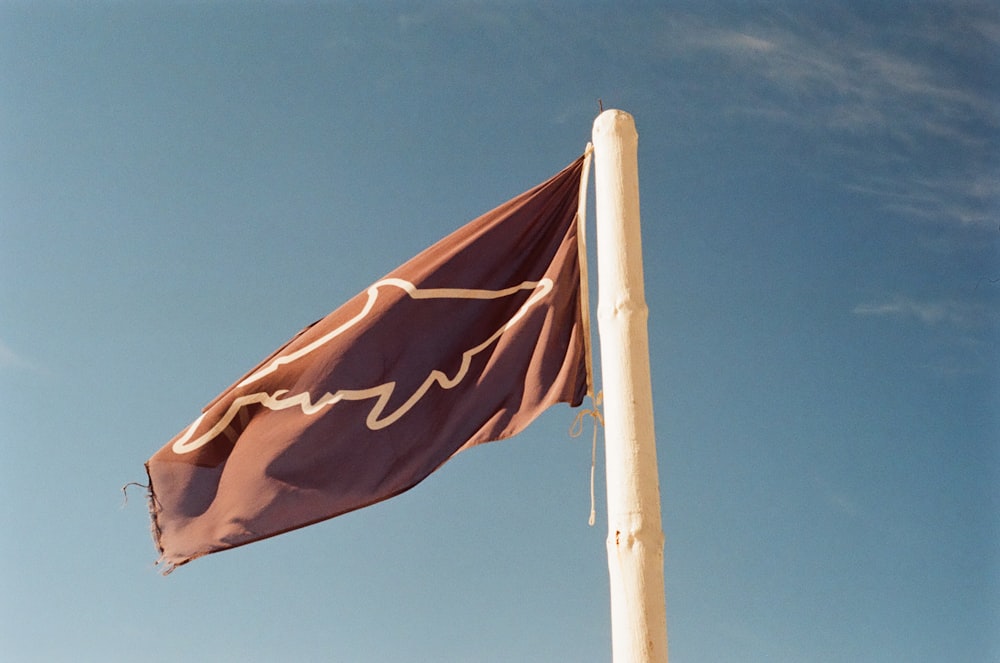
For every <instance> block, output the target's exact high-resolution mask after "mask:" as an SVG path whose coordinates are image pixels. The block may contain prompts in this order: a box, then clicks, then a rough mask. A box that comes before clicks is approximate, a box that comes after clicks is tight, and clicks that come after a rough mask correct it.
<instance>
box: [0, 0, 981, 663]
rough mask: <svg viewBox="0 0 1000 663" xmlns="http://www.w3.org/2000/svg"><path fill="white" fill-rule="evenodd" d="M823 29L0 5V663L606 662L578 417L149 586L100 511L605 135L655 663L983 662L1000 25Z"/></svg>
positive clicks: (143, 538)
mask: <svg viewBox="0 0 1000 663" xmlns="http://www.w3.org/2000/svg"><path fill="white" fill-rule="evenodd" d="M812 4H813V3H786V4H768V5H767V6H766V7H750V6H748V5H746V4H744V3H723V4H716V3H710V4H703V3H674V4H671V5H669V6H668V5H666V4H661V3H597V2H582V3H569V2H554V3H547V4H546V5H545V6H544V7H538V6H535V3H527V2H524V3H522V2H502V3H480V2H462V3H429V4H427V5H421V4H416V3H383V4H376V3H371V4H368V3H366V4H361V3H346V2H344V3H320V2H315V3H285V2H282V3H279V2H262V3H231V2H214V3H209V2H184V3H180V2H178V3H167V2H151V3H146V2H143V3H140V2H114V3H90V4H89V5H80V4H76V3H53V2H44V1H40V2H5V3H2V4H0V393H2V395H3V402H4V406H3V407H2V408H0V451H2V453H3V457H4V460H3V463H2V464H0V561H2V567H3V569H4V570H3V572H2V575H0V577H2V580H0V652H2V653H3V654H4V658H6V659H8V660H16V661H35V660H37V661H43V660H44V661H52V660H73V661H91V660H92V661H107V660H125V659H130V660H134V659H138V658H142V659H144V660H153V661H177V660H190V661H198V660H206V661H207V660H213V661H229V660H232V661H237V660H239V661H246V660H260V661H267V660H278V659H282V660H299V661H313V660H316V661H318V660H337V661H514V660H517V661H605V660H608V659H609V658H610V625H609V614H608V612H609V611H608V588H607V585H608V581H607V562H606V555H605V547H604V539H605V536H606V524H607V523H606V518H605V517H604V516H603V513H602V512H603V508H604V500H603V497H602V492H603V488H604V486H603V481H602V480H601V470H603V463H602V462H601V461H600V455H599V462H598V485H597V489H598V521H597V525H596V526H595V527H593V528H590V527H588V526H587V522H586V521H587V514H588V511H589V487H588V478H589V464H590V443H589V439H587V438H588V436H584V438H583V439H576V440H573V439H570V438H569V437H568V436H567V434H566V431H567V429H568V428H569V425H570V423H571V421H572V419H573V416H574V413H573V412H572V410H570V409H569V408H567V407H565V406H560V407H557V408H554V409H552V410H551V411H550V412H548V413H547V414H546V415H545V416H544V417H543V418H542V419H540V420H539V421H538V422H536V424H535V425H534V426H533V427H532V428H530V429H529V430H528V431H526V432H525V433H523V434H522V435H520V436H518V437H517V438H515V439H512V440H509V441H505V442H502V443H496V444H491V445H487V446H486V447H483V448H479V449H475V450H472V451H470V452H468V453H465V454H462V455H460V456H458V457H457V458H455V459H453V460H452V461H451V462H449V463H448V464H447V465H446V466H445V467H444V468H443V469H442V470H441V471H439V472H437V473H436V474H434V475H432V476H431V477H430V478H429V479H428V480H427V481H426V482H424V483H423V484H421V485H420V486H418V487H417V488H415V489H414V490H412V491H410V492H408V493H406V494H404V495H402V496H400V497H398V498H396V499H393V500H390V501H388V502H385V503H382V504H379V505H377V506H375V507H372V508H369V509H365V510H362V511H359V512H356V513H352V514H349V515H347V516H343V517H341V518H337V519H334V520H331V521H328V522H326V523H322V524H320V525H317V526H314V527H310V528H306V529H303V530H299V531H297V532H294V533H290V534H287V535H284V536H281V537H277V538H274V539H270V540H268V541H265V542H261V543H258V544H254V545H250V546H246V547H243V548H240V549H237V550H233V551H229V552H225V553H221V554H218V555H213V556H209V557H207V558H204V559H201V560H198V561H196V562H194V563H192V564H190V565H188V566H185V567H184V568H182V569H180V570H178V571H177V572H176V573H174V574H173V575H171V576H170V577H168V578H163V577H160V576H159V575H158V573H157V571H156V569H155V568H154V567H153V561H154V560H155V557H156V555H155V551H154V549H153V545H152V543H151V541H150V538H149V536H148V519H147V513H146V509H145V505H144V500H143V494H142V491H141V490H137V489H133V490H132V491H130V500H129V502H128V504H127V506H125V507H124V508H122V494H121V490H120V488H121V486H122V484H124V483H126V482H128V481H142V480H144V478H145V476H144V472H143V467H142V464H143V462H144V461H145V460H146V459H147V458H148V457H149V456H150V455H152V453H154V452H155V451H156V450H157V449H158V448H159V447H160V446H162V445H163V444H164V443H165V442H166V441H167V440H169V439H170V438H171V437H172V436H173V435H175V434H176V433H177V432H178V431H180V430H181V429H182V428H183V427H185V426H186V425H187V424H188V423H190V421H191V420H193V418H194V417H195V416H197V414H198V413H199V411H200V408H201V407H202V406H203V405H204V404H205V403H206V402H207V401H208V400H210V399H211V398H212V397H214V396H215V395H216V394H217V393H218V392H219V391H220V390H221V389H223V388H224V387H226V386H228V385H229V384H230V383H231V382H232V381H233V380H234V379H235V378H236V377H238V376H239V375H242V374H243V373H244V372H245V371H246V370H247V369H248V368H250V367H252V366H253V365H254V364H255V363H256V362H257V361H258V360H260V359H262V358H263V357H264V356H266V355H267V354H268V353H270V352H271V351H272V350H273V349H274V348H276V347H277V346H278V345H280V344H281V343H282V342H284V341H285V340H286V339H287V338H288V337H290V336H291V335H292V334H293V333H294V332H296V331H297V330H298V329H300V328H301V327H302V326H303V325H305V324H307V323H309V322H311V321H313V320H315V319H317V318H318V317H321V316H322V315H324V314H326V313H327V312H329V311H330V310H332V309H334V308H336V307H337V306H338V305H339V304H340V303H342V302H343V301H345V300H346V299H348V298H349V297H350V296H352V295H354V294H355V293H357V292H359V291H360V290H362V289H363V288H364V287H366V286H367V285H368V284H370V283H371V282H373V281H374V280H376V279H377V278H379V277H380V276H382V275H383V274H385V273H386V272H388V271H389V270H390V269H392V268H394V267H395V266H396V265H398V264H400V263H401V262H403V261H404V260H406V259H407V258H409V257H410V256H412V255H414V254H415V253H417V252H418V251H419V250H421V249H422V248H424V247H425V246H428V245H429V244H431V243H432V242H434V241H436V240H437V239H439V238H441V237H443V236H444V235H446V234H447V233H449V232H451V231H452V230H454V229H455V228H457V227H459V226H460V225H462V224H463V223H465V222H466V221H468V220H470V219H472V218H473V217H475V216H477V215H478V214H480V213H482V212H484V211H486V210H488V209H490V208H492V207H493V206H495V205H497V204H499V203H501V202H503V201H505V200H507V199H508V198H510V197H512V196H514V195H515V194H517V193H520V192H521V191H523V190H525V189H527V188H529V187H531V186H533V185H534V184H536V183H538V182H540V181H542V180H543V179H545V178H547V177H548V176H550V175H552V174H554V173H555V172H557V171H558V170H560V169H561V168H562V167H563V166H564V165H566V164H568V163H569V162H570V161H572V160H573V159H574V158H575V157H576V156H577V155H579V154H580V153H581V152H582V150H583V149H584V147H585V145H586V143H587V141H588V140H589V137H590V131H591V125H592V122H593V119H594V118H595V116H596V115H597V111H598V101H597V100H598V98H600V99H602V100H603V103H604V106H605V108H611V107H615V108H621V109H623V110H626V111H628V112H630V113H632V114H633V115H634V117H635V120H636V124H637V127H638V131H639V136H640V148H639V149H640V154H639V166H640V189H641V202H642V223H643V252H644V258H645V274H646V297H647V300H648V303H649V307H650V320H649V325H650V341H651V362H652V375H653V389H654V399H655V404H656V412H655V416H656V432H657V447H658V454H659V464H660V468H659V470H660V481H661V493H662V505H663V516H664V530H665V533H666V565H665V576H666V595H667V604H668V605H667V614H668V631H669V641H670V653H671V660H673V661H680V662H684V661H780V662H785V661H788V662H792V661H795V662H798V661H830V662H834V661H844V662H848V661H850V662H856V661H934V662H937V661H945V660H947V661H969V662H978V661H985V660H994V659H996V658H998V657H1000V636H998V634H1000V414H998V412H1000V388H998V366H1000V357H998V354H1000V353H998V327H1000V282H998V279H1000V260H998V256H1000V110H998V109H1000V87H998V86H997V83H996V82H997V81H998V80H1000V12H998V11H997V9H996V8H995V7H992V6H991V5H990V4H989V3H976V2H950V3H868V2H857V3H838V4H836V6H819V3H815V4H816V5H817V6H812ZM806 5H809V6H806ZM591 209H593V208H592V207H591ZM590 223H591V226H592V224H593V219H590ZM591 236H593V235H592V234H591ZM591 249H592V253H593V247H591ZM593 269H594V266H592V272H593ZM593 304H594V305H596V301H595V302H593Z"/></svg>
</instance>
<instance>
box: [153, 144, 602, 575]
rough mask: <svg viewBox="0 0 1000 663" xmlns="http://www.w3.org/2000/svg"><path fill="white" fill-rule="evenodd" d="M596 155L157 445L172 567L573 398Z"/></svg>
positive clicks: (293, 523)
mask: <svg viewBox="0 0 1000 663" xmlns="http://www.w3.org/2000/svg"><path fill="white" fill-rule="evenodd" d="M585 170H586V157H580V158H579V159H577V160H576V161H575V162H574V163H572V164H571V165H570V166H568V167H567V168H566V169H564V170H563V171H562V172H560V173H559V174H557V175H556V176H554V177H553V178H551V179H549V180H548V181H546V182H544V183H542V184H540V185H538V186H536V187H534V188H533V189H531V190H529V191H527V192H525V193H523V194H521V195H519V196H517V197H516V198H513V199H512V200H510V201H508V202H506V203H504V204H502V205H500V206H499V207H497V208H496V209H494V210H492V211H490V212H488V213H486V214H484V215H483V216H481V217H479V218H478V219H476V220H474V221H472V222H471V223H469V224H468V225H466V226H464V227H463V228H461V229H459V230H457V231H456V232H454V233H452V234H451V235H449V236H448V237H446V238H444V239H443V240H441V241H440V242H438V243H437V244H434V245H433V246H431V247H430V248H428V249H426V250H425V251H423V252H422V253H420V254H419V255H417V256H416V257H414V258H413V259H411V260H410V261H408V262H406V263H405V264H404V265H402V266H401V267H399V268H397V269H396V270H394V271H392V272H390V273H389V274H388V275H387V276H385V277H384V278H382V279H381V280H379V281H377V282H376V283H374V284H373V285H372V286H371V287H369V288H368V289H367V290H365V291H364V292H362V293H360V294H358V295H357V296H356V297H354V298H353V299H351V300H350V301H348V302H347V303H346V304H344V305H343V306H342V307H340V308H338V309H337V310H335V311H334V312H333V313H330V314H329V315H328V316H326V317H325V318H323V319H322V320H319V321H318V322H316V323H314V324H312V325H310V326H308V327H306V328H305V329H303V330H302V331H301V332H299V333H298V334H297V335H296V336H295V337H293V338H292V339H291V340H290V341H289V342H288V343H286V344H285V345H284V346H282V347H281V348H280V349H278V350H277V351H276V352H274V353H273V354H272V355H271V356H270V357H268V358H267V359H265V360H264V361H263V362H261V363H260V364H258V365H257V366H256V367H255V368H254V369H253V370H251V371H250V372H249V373H247V374H246V375H245V376H244V377H242V378H241V379H239V380H238V381H237V382H235V383H234V384H233V385H232V386H231V387H229V388H228V389H226V390H225V391H224V392H223V393H222V394H221V395H219V396H218V397H217V398H216V399H215V400H213V401H212V402H211V403H209V404H208V405H207V406H206V407H205V408H204V410H203V412H202V415H201V416H200V417H198V418H197V419H196V420H195V421H194V422H193V423H192V424H191V425H190V426H188V427H187V428H185V429H184V430H183V431H181V432H180V433H179V434H178V435H177V436H176V437H174V438H173V439H172V440H171V441H170V442H168V443H167V444H166V445H165V446H164V447H163V448H162V449H160V450H159V451H158V452H157V453H156V454H155V455H154V456H153V457H152V458H150V459H149V461H148V462H147V463H146V471H147V473H148V475H149V482H150V483H149V497H150V512H151V517H152V529H153V535H154V538H155V541H156V545H157V547H158V549H159V551H160V560H159V561H160V563H162V564H163V565H164V568H165V570H166V572H169V571H171V570H172V569H173V568H174V567H176V566H179V565H181V564H184V563H186V562H189V561H191V560H193V559H196V558H198V557H201V556H203V555H207V554H209V553H213V552H218V551H221V550H225V549H228V548H233V547H235V546H240V545H243V544H246V543H250V542H253V541H257V540H260V539H264V538H267V537H270V536H274V535H277V534H281V533H283V532H287V531H289V530H292V529H296V528H299V527H304V526H306V525H310V524H313V523H316V522H319V521H322V520H326V519H328V518H332V517H334V516H337V515H340V514H343V513H346V512H348V511H352V510H354V509H359V508H361V507H365V506H368V505H371V504H374V503H376V502H379V501H382V500H385V499H388V498H390V497H393V496H394V495H398V494H400V493H402V492H404V491H406V490H408V489H410V488H412V487H413V486H415V485H416V484H417V483H419V482H420V481H422V480H423V479H425V478H426V477H427V476H428V475H429V474H430V473H431V472H433V471H435V470H436V469H437V468H439V467H440V466H441V465H442V464H444V463H445V462H446V461H447V460H448V459H449V458H451V457H452V456H453V455H455V454H456V453H458V452H459V451H461V450H463V449H466V448H469V447H472V446H475V445H478V444H482V443H484V442H489V441H492V440H499V439H503V438H506V437H510V436H512V435H515V434H516V433H518V432H520V431H521V430H523V429H524V428H525V427H526V426H527V425H528V424H529V423H530V422H531V421H532V420H534V419H535V418H536V417H537V416H538V415H539V414H540V413H541V412H542V411H543V410H545V409H546V408H547V407H549V406H550V405H552V404H555V403H559V402H566V403H569V404H571V405H573V406H577V405H579V404H580V403H581V402H582V399H583V397H584V396H585V395H586V393H587V390H588V380H589V378H588V370H587V366H588V362H589V357H588V352H589V350H588V339H587V338H586V336H587V330H586V323H585V317H584V316H585V315H586V309H585V307H584V306H583V305H581V294H580V293H581V277H580V269H581V265H580V257H579V252H580V249H579V248H578V241H577V216H578V204H579V203H580V191H581V182H582V181H583V178H584V173H585ZM581 209H582V206H581Z"/></svg>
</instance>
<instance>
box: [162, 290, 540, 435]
mask: <svg viewBox="0 0 1000 663" xmlns="http://www.w3.org/2000/svg"><path fill="white" fill-rule="evenodd" d="M383 286H391V287H395V288H399V289H400V290H402V291H404V292H405V293H406V294H407V295H409V296H410V298H411V299H500V298H501V297H508V296H510V295H513V294H516V293H517V292H520V291H522V290H533V291H534V292H532V294H531V296H530V297H529V298H528V299H527V300H526V301H525V302H524V303H523V304H522V305H521V307H520V308H519V309H518V310H517V312H516V313H515V314H514V315H513V316H511V318H510V319H509V320H507V322H505V323H504V324H503V325H502V326H501V327H500V328H499V329H497V330H496V331H495V332H493V334H492V335H491V336H490V337H489V338H487V339H486V340H485V341H483V342H482V343H480V344H479V345H476V346H475V347H472V348H469V349H468V350H466V351H465V352H463V353H462V364H461V366H460V367H459V369H458V372H456V373H455V376H454V377H448V376H447V375H446V374H445V373H443V372H442V371H439V370H437V369H432V370H431V372H430V373H429V374H428V375H427V378H426V379H425V380H424V381H423V383H422V384H421V385H420V386H419V387H418V388H417V390H416V391H414V392H413V395H412V396H410V398H409V399H408V400H407V401H406V402H405V403H403V404H402V405H400V406H399V407H398V408H397V409H396V410H395V411H393V412H391V413H389V414H388V415H386V416H382V415H383V411H384V410H385V407H386V405H387V404H388V402H389V398H390V397H391V396H392V392H393V390H394V389H395V388H396V383H395V381H392V382H386V383H383V384H380V385H377V386H375V387H369V388H367V389H339V390H337V392H336V393H333V394H331V393H329V392H327V393H325V394H323V395H322V396H321V397H320V398H319V399H318V400H317V401H316V402H315V403H314V402H313V401H312V396H311V395H310V394H309V392H303V393H301V394H294V395H291V396H286V394H287V393H288V390H287V389H278V390H276V391H275V392H274V393H272V394H269V393H267V392H257V393H253V394H245V395H243V396H239V397H237V398H236V399H235V400H233V402H232V404H231V405H230V406H229V409H228V410H226V413H225V414H224V415H223V416H222V417H221V418H220V419H219V421H217V422H216V423H215V425H214V426H212V427H211V428H209V429H208V430H207V431H205V432H204V433H202V434H201V435H199V436H198V437H196V438H194V439H192V437H194V432H195V431H196V430H197V429H198V426H200V425H201V423H202V421H203V420H204V419H205V416H206V415H207V414H208V413H205V414H202V415H201V416H200V417H198V418H197V419H196V420H195V421H194V423H192V424H191V425H190V426H188V428H187V429H186V430H185V431H184V434H183V435H182V436H181V437H179V438H178V439H177V441H176V442H174V444H173V447H172V449H173V451H174V453H176V454H186V453H191V452H192V451H195V450H197V449H200V448H201V447H203V446H205V445H206V444H208V443H209V442H211V441H212V440H214V439H215V438H216V437H218V436H219V435H220V434H225V435H226V436H227V437H228V438H229V439H230V440H232V441H235V433H234V432H233V430H232V429H231V428H230V427H229V425H230V424H231V423H232V422H233V420H234V419H236V417H238V416H241V417H246V411H245V409H244V408H245V407H246V406H248V405H254V404H260V405H263V406H264V407H266V408H268V409H270V410H275V411H277V410H285V409H288V408H293V407H298V408H301V410H302V413H303V414H306V415H312V414H316V413H317V412H319V411H321V410H322V409H323V408H326V407H330V406H332V405H334V404H336V403H339V402H340V401H360V400H365V399H368V398H375V399H377V400H376V401H375V404H374V405H372V409H371V412H369V413H368V417H367V418H366V419H365V424H366V425H367V426H368V428H369V429H371V430H379V429H382V428H385V427H387V426H391V425H392V424H393V423H395V422H396V421H397V420H399V418H400V417H402V416H403V415H404V414H406V413H407V412H409V411H410V410H411V409H413V407H414V406H416V404H417V403H418V402H419V401H420V399H421V398H423V396H424V394H426V393H427V391H428V390H429V389H430V388H431V387H432V386H434V384H438V385H440V386H441V388H443V389H451V388H452V387H454V386H455V385H457V384H459V383H460V382H461V381H462V379H463V378H465V376H466V374H467V373H468V371H469V366H470V364H471V363H472V358H473V357H474V356H476V355H477V354H479V353H480V352H482V351H483V350H485V349H486V348H487V347H489V346H490V345H492V344H493V342H494V341H496V340H497V339H498V338H500V336H501V335H502V334H503V333H504V332H505V331H507V330H508V329H510V328H511V327H512V326H513V325H514V324H515V323H517V321H518V320H520V319H521V318H523V317H524V315H525V314H526V313H527V312H528V309H529V308H531V307H532V306H534V305H535V304H537V303H538V302H539V301H541V300H542V299H543V298H544V297H545V296H546V295H547V294H548V293H549V292H551V291H552V287H553V284H552V280H551V279H547V278H543V279H541V280H539V281H524V282H523V283H521V284H519V285H515V286H512V287H510V288H504V289H503V290H471V289H466V288H417V287H416V286H414V285H413V284H412V283H410V282H409V281H404V280H403V279H397V278H387V279H382V280H381V281H378V282H376V283H374V284H373V285H372V286H371V287H369V288H368V291H367V292H368V301H367V302H366V303H365V306H364V308H362V309H361V312H360V313H358V314H357V315H356V316H354V317H353V318H351V319H350V320H348V321H347V322H345V323H344V324H342V325H341V326H339V327H337V328H336V329H334V330H333V331H330V332H328V333H327V334H324V335H323V336H322V337H320V338H318V339H316V340H315V341H313V342H312V343H310V344H309V345H306V346H305V347H303V348H301V349H299V350H296V351H295V352H293V353H291V354H288V355H282V356H279V357H275V358H274V359H273V360H271V361H270V362H269V363H268V364H267V365H266V366H263V367H262V368H260V369H259V370H257V371H254V372H253V373H251V374H250V375H249V376H247V377H246V379H244V380H243V381H242V382H240V383H239V384H238V385H236V388H239V387H243V386H246V385H248V384H252V383H253V382H256V381H258V380H260V379H261V378H263V377H265V376H267V375H270V374H271V373H274V372H275V371H276V370H278V368H280V367H281V366H284V365H286V364H290V363H292V362H294V361H297V360H299V359H301V358H302V357H304V356H306V355H308V354H309V353H311V352H313V351H314V350H316V349H318V348H320V347H322V346H323V345H325V344H326V343H329V342H330V341H332V340H333V339H334V338H336V337H337V336H340V335H341V334H343V333H344V332H345V331H347V330H348V329H350V328H351V327H353V326H354V325H356V324H357V323H358V322H360V321H361V320H363V319H364V318H365V316H367V315H368V314H369V313H370V312H371V310H372V307H374V306H375V301H376V300H377V299H378V294H379V288H380V287H383ZM243 423H244V425H245V422H243Z"/></svg>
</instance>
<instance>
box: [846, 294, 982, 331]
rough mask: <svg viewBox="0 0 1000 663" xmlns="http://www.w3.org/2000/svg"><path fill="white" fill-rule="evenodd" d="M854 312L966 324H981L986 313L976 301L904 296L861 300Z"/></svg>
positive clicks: (970, 325)
mask: <svg viewBox="0 0 1000 663" xmlns="http://www.w3.org/2000/svg"><path fill="white" fill-rule="evenodd" d="M853 312H854V313H855V314H856V315H863V316H874V317H894V318H912V319H916V320H919V321H920V322H922V323H923V324H925V325H940V324H951V325H955V326H958V327H964V328H968V327H977V326H979V325H981V324H982V323H983V322H984V321H985V319H986V314H987V311H986V310H985V309H984V308H983V307H981V306H978V305H976V304H970V303H965V302H959V301H954V300H940V301H924V302H920V301H915V300H913V299H908V298H905V297H897V298H895V299H893V300H891V301H888V302H883V303H877V304H859V305H858V306H855V307H854V311H853Z"/></svg>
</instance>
